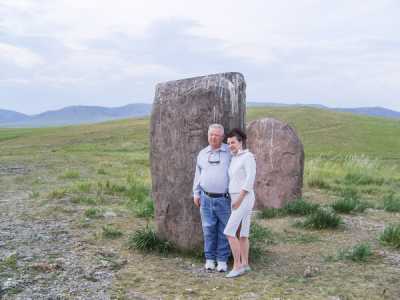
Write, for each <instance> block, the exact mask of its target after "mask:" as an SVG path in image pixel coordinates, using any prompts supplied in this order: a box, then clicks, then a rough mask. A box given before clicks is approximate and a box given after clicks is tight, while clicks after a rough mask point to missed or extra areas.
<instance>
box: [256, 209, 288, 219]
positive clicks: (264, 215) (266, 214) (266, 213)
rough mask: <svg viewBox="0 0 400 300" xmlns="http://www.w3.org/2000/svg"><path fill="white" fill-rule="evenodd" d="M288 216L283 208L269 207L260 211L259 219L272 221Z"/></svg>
mask: <svg viewBox="0 0 400 300" xmlns="http://www.w3.org/2000/svg"><path fill="white" fill-rule="evenodd" d="M284 216H286V211H285V210H284V209H283V208H274V207H267V208H264V209H263V210H261V211H260V213H259V214H258V217H259V218H260V219H272V218H278V217H284Z"/></svg>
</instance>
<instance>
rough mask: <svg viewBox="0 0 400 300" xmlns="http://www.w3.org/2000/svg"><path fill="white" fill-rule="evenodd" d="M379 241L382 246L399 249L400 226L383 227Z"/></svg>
mask: <svg viewBox="0 0 400 300" xmlns="http://www.w3.org/2000/svg"><path fill="white" fill-rule="evenodd" d="M379 240H380V241H381V243H382V244H385V245H389V246H393V247H395V248H400V224H398V225H389V226H387V227H385V229H384V231H383V233H382V234H381V235H380V237H379Z"/></svg>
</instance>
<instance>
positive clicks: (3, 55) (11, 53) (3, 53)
mask: <svg viewBox="0 0 400 300" xmlns="http://www.w3.org/2000/svg"><path fill="white" fill-rule="evenodd" d="M0 63H4V64H6V63H7V64H9V63H12V64H14V65H16V66H18V67H21V68H32V67H34V66H36V65H39V64H42V63H43V59H42V58H41V57H40V55H38V54H36V53H34V52H33V51H31V50H30V49H26V48H21V47H16V46H14V45H10V44H5V43H0Z"/></svg>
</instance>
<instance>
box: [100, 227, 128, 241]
mask: <svg viewBox="0 0 400 300" xmlns="http://www.w3.org/2000/svg"><path fill="white" fill-rule="evenodd" d="M122 235H123V232H122V231H121V230H120V229H118V228H115V227H114V226H113V225H104V226H103V227H102V236H103V238H105V239H117V238H120V237H121V236H122Z"/></svg>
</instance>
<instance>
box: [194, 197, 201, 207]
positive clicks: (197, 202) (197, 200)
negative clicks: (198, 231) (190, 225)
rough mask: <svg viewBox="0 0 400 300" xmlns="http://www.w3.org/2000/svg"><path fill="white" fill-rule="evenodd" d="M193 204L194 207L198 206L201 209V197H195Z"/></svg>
mask: <svg viewBox="0 0 400 300" xmlns="http://www.w3.org/2000/svg"><path fill="white" fill-rule="evenodd" d="M193 202H194V205H196V206H197V207H198V208H200V197H199V196H194V197H193Z"/></svg>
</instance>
